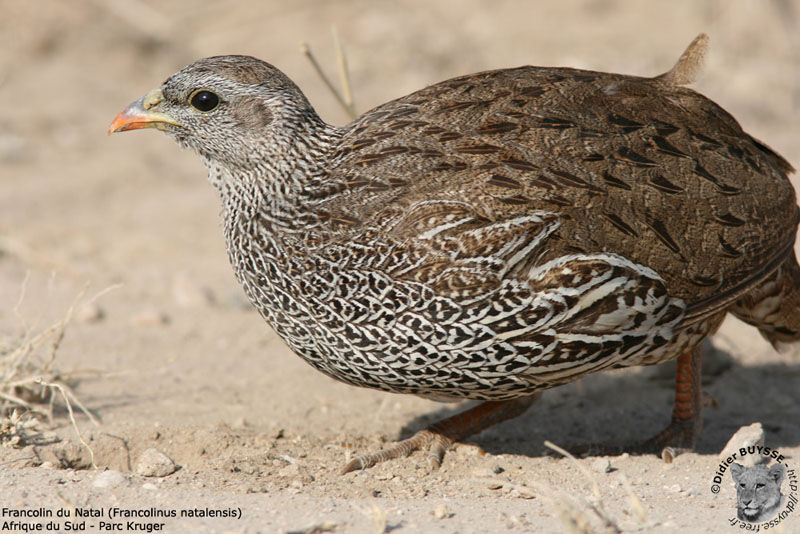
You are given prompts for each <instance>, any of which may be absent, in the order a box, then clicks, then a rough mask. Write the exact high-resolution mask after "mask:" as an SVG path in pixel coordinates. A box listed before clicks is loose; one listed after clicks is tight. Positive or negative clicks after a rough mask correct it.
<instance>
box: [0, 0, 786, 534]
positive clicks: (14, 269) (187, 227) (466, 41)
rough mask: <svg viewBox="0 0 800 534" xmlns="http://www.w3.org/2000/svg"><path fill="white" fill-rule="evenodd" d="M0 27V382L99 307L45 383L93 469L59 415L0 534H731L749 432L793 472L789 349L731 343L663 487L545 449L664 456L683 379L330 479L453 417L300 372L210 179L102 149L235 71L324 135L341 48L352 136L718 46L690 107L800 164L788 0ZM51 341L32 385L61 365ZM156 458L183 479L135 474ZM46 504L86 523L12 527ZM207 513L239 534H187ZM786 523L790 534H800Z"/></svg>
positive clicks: (607, 384)
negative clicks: (561, 78)
mask: <svg viewBox="0 0 800 534" xmlns="http://www.w3.org/2000/svg"><path fill="white" fill-rule="evenodd" d="M0 13H2V14H3V15H2V17H0V96H2V100H1V101H2V102H3V105H2V106H0V187H2V190H1V191H0V361H2V358H4V357H7V356H8V355H9V354H11V353H12V352H13V350H14V349H15V347H19V346H20V344H23V343H24V342H25V340H26V339H27V338H26V335H29V334H35V333H37V332H40V331H42V330H44V329H45V328H46V327H47V326H48V325H50V324H51V323H52V322H54V321H58V320H60V319H61V318H63V317H64V316H65V313H66V312H67V309H68V308H69V307H70V305H71V304H72V303H73V302H74V301H75V299H76V297H77V296H78V295H79V294H80V293H81V292H82V291H84V289H85V296H84V298H83V299H82V301H81V302H80V303H79V304H78V305H77V306H76V308H75V314H74V316H73V318H72V321H71V322H70V323H69V324H68V325H67V327H66V330H65V336H64V338H63V340H62V341H61V342H60V344H59V345H58V347H57V351H56V354H55V357H56V358H55V361H54V362H53V364H52V368H53V369H55V370H57V371H58V372H60V373H61V374H60V377H61V379H63V380H64V381H66V382H65V383H67V384H69V385H71V387H72V388H73V391H74V393H75V395H76V396H77V398H79V399H80V400H81V401H82V402H83V404H84V405H85V406H86V407H87V408H88V409H89V410H90V411H91V412H92V413H93V414H94V416H95V417H96V418H97V420H98V422H99V424H98V425H94V424H93V423H92V422H91V421H89V419H88V418H87V417H86V416H84V415H82V414H81V413H80V412H79V411H78V412H76V415H75V419H76V421H77V424H78V428H79V429H80V432H81V435H82V436H83V439H84V440H85V442H86V444H87V445H88V446H89V447H90V448H91V450H92V452H93V454H94V457H93V460H94V464H95V465H96V467H97V469H94V468H92V466H91V462H92V458H91V456H90V454H89V452H88V449H87V448H86V447H84V446H83V445H81V443H80V440H79V438H78V436H77V435H76V433H75V430H74V429H73V427H72V425H71V424H70V422H69V416H68V413H67V412H66V410H65V409H64V408H63V403H61V402H59V403H56V407H55V418H54V422H53V424H52V425H47V423H46V421H44V420H43V419H42V418H40V419H41V423H40V425H39V427H38V428H39V430H38V433H37V431H34V430H30V431H28V433H27V434H28V440H27V441H26V442H23V443H21V444H18V446H16V447H15V446H11V444H10V443H8V444H6V446H3V447H0V511H2V510H3V509H4V508H7V509H8V511H5V512H2V515H3V517H0V530H2V529H3V528H6V530H7V531H12V530H13V529H14V528H16V529H17V531H19V529H21V528H22V527H21V526H20V527H15V526H14V524H8V525H6V527H3V523H2V522H3V521H12V520H13V521H18V522H20V524H23V523H24V525H26V526H29V527H30V526H31V525H33V526H35V525H37V524H39V525H42V528H45V529H47V521H56V522H57V523H58V524H59V525H60V526H61V527H62V528H61V530H62V531H64V530H66V529H67V524H66V523H67V522H70V525H73V524H74V526H75V527H76V528H79V527H80V526H81V521H84V520H85V519H81V518H78V517H77V516H76V509H88V508H91V509H93V510H96V511H100V512H102V513H103V514H105V517H103V518H91V519H89V520H85V521H86V522H85V523H83V527H84V528H85V530H86V531H89V532H100V531H101V530H100V527H101V521H103V523H102V524H103V525H104V526H105V527H106V528H110V526H109V525H110V524H111V523H114V522H117V521H120V520H117V519H114V518H111V517H109V516H110V515H111V514H112V513H113V510H115V509H123V510H137V509H140V510H147V511H148V512H146V514H151V513H156V514H158V513H167V514H169V513H172V512H174V513H175V515H177V516H178V517H176V518H166V519H159V518H158V517H150V518H147V517H145V518H140V519H136V521H138V522H141V523H142V525H146V524H149V525H150V526H151V528H153V527H154V525H155V526H158V525H161V526H163V528H164V529H165V530H166V531H169V532H189V531H192V532H288V531H303V532H323V531H326V529H327V530H329V531H333V532H384V531H392V532H448V533H451V532H459V533H470V532H528V531H545V532H558V531H565V530H567V529H568V528H573V529H574V531H581V530H580V529H581V528H584V530H583V531H585V532H592V531H600V530H603V529H607V530H608V531H613V528H619V529H620V530H623V531H626V532H636V531H646V532H651V531H652V532H678V531H681V532H725V531H733V530H734V529H735V527H731V526H729V525H728V518H731V517H733V516H734V515H735V510H734V499H735V497H734V489H733V486H732V482H731V479H730V478H729V477H728V476H727V474H726V475H725V477H726V478H725V480H724V483H723V484H722V485H721V492H720V493H719V494H717V495H715V494H713V493H712V492H711V489H710V488H711V484H712V478H713V476H714V471H715V469H716V466H717V463H718V460H717V453H718V452H719V451H720V449H721V448H722V446H723V445H724V444H725V442H726V441H727V440H728V438H729V437H730V436H731V434H733V432H735V431H736V429H737V428H739V427H740V426H742V425H747V424H750V423H752V422H756V421H758V422H761V423H762V424H763V427H764V429H765V431H766V434H767V438H766V439H767V445H770V446H772V447H777V448H778V449H779V450H780V451H781V452H782V453H783V454H784V455H786V456H787V458H788V460H787V461H788V462H789V463H790V465H794V466H795V467H796V468H800V392H798V391H799V390H798V384H799V383H800V363H799V362H800V355H799V354H798V350H796V349H795V350H790V351H788V352H787V353H785V354H778V353H776V352H774V351H773V350H772V348H771V347H770V346H769V345H768V344H766V343H765V342H764V341H762V340H761V339H760V337H759V336H758V334H757V332H756V331H755V330H753V329H751V328H749V327H746V326H744V325H742V324H741V323H737V322H735V321H733V320H730V319H729V320H728V321H727V322H726V323H725V324H724V326H723V328H722V330H721V331H720V333H719V334H718V335H717V336H715V338H714V340H713V343H714V346H715V349H714V350H713V351H712V352H713V356H714V357H713V358H709V363H708V365H707V368H708V371H707V373H706V376H705V383H706V386H705V387H706V392H707V393H708V394H709V395H711V396H712V397H713V398H714V399H715V401H716V404H717V405H718V407H717V408H710V409H708V410H707V412H706V419H705V421H706V422H705V430H704V433H703V435H702V437H701V438H700V442H699V444H698V448H697V453H694V454H686V455H683V456H679V457H678V458H677V459H676V460H675V462H673V463H672V464H665V463H664V462H662V461H661V460H660V459H658V458H655V457H649V456H644V457H635V456H627V455H623V456H619V457H612V458H608V459H602V458H601V459H598V458H587V459H583V460H579V461H578V462H571V461H569V460H566V459H563V458H556V457H553V456H550V455H549V454H548V453H547V452H546V451H547V449H546V448H545V447H544V446H543V442H544V440H550V441H552V442H555V443H557V444H559V445H561V446H564V447H567V448H568V447H570V446H575V445H578V444H582V443H587V442H613V443H626V442H632V441H635V440H638V439H641V438H644V437H647V436H649V435H651V434H654V433H655V432H656V431H657V430H659V429H660V428H661V427H663V426H664V425H665V424H666V422H667V420H668V417H669V412H670V407H671V402H672V390H671V386H672V377H671V371H670V370H669V369H659V368H655V369H636V370H632V371H629V372H625V373H621V372H616V373H608V374H602V375H598V376H592V377H588V378H586V379H584V380H582V381H580V382H579V383H575V384H571V385H569V386H565V387H562V388H560V389H557V390H554V391H551V392H548V393H546V394H545V396H544V398H543V400H542V401H541V402H540V403H538V404H537V405H536V406H535V407H534V408H533V409H532V410H530V412H528V413H527V414H525V415H524V416H522V417H520V418H518V419H517V420H514V421H511V422H508V423H506V424H503V425H499V426H497V427H494V428H491V429H489V430H488V431H486V432H484V433H483V434H481V435H480V436H477V437H475V438H474V442H473V444H467V445H461V446H458V447H457V448H456V449H455V450H454V451H451V452H450V453H449V454H448V455H447V456H446V458H445V462H444V465H443V467H442V469H441V470H440V471H438V472H435V473H429V472H428V471H427V468H426V467H425V461H424V458H423V456H421V455H419V454H417V455H413V456H411V457H410V458H408V459H405V460H399V461H393V462H389V463H386V464H383V465H379V466H377V467H375V468H373V469H371V470H368V471H364V472H357V473H353V474H349V475H346V476H340V475H339V474H338V470H339V469H340V468H341V466H343V465H344V463H345V461H346V460H347V458H349V457H350V455H352V454H355V453H362V452H365V451H367V450H371V449H375V448H378V447H381V446H382V445H384V444H385V443H387V442H390V441H392V440H395V439H397V438H398V437H405V436H408V435H409V434H410V433H412V432H413V431H415V430H418V429H420V428H422V427H423V426H425V425H427V424H430V423H431V422H432V421H434V420H435V419H436V418H439V417H441V416H443V415H446V414H449V413H452V412H453V410H454V409H456V408H454V407H453V406H448V405H441V404H436V403H432V402H429V401H425V400H422V399H417V398H413V397H405V396H396V395H388V394H384V393H379V392H372V391H368V390H362V389H356V388H352V387H349V386H345V385H342V384H339V383H336V382H334V381H332V380H330V379H328V378H326V377H324V376H322V375H320V374H318V373H316V372H315V371H314V370H313V369H311V368H310V367H309V366H307V365H306V364H304V363H303V362H302V361H301V360H300V359H299V358H297V357H295V356H293V355H292V354H291V353H290V352H289V351H288V349H287V348H286V347H285V346H284V345H283V343H282V342H281V341H280V340H279V339H278V338H277V337H276V336H275V334H274V333H273V332H272V331H271V330H270V329H269V328H268V327H266V326H265V325H264V324H263V322H262V320H261V319H260V318H259V317H258V315H257V314H256V313H255V312H254V311H253V310H251V309H250V308H249V306H248V305H247V303H246V302H245V301H244V297H243V295H242V293H241V291H240V289H239V288H238V287H237V285H236V283H235V281H234V279H233V276H232V272H231V269H230V267H229V266H228V264H227V260H226V255H225V252H224V244H223V240H222V237H221V231H220V225H219V222H218V219H217V216H216V215H217V213H218V211H219V208H218V205H217V198H216V196H215V193H214V191H213V190H212V189H211V187H209V186H208V185H207V183H206V182H205V178H204V177H205V171H204V169H203V167H202V165H201V163H200V161H199V160H197V159H196V158H195V157H194V156H193V155H192V154H190V153H188V152H183V151H181V150H179V149H178V148H177V147H176V146H174V144H173V143H172V142H171V141H169V140H168V139H167V138H166V137H164V136H163V135H160V134H158V133H157V132H154V131H147V132H142V133H133V134H125V135H119V136H114V137H111V138H109V137H106V135H105V131H106V128H107V126H108V124H109V123H110V121H111V119H112V118H113V117H114V115H115V114H116V113H117V112H118V111H119V110H120V109H121V108H122V107H123V106H124V105H126V104H127V103H128V102H130V101H132V100H134V99H135V98H138V97H139V96H140V95H142V94H144V93H145V92H146V91H147V90H149V89H150V88H152V87H155V86H157V85H158V84H160V83H161V81H162V80H164V79H165V78H166V77H167V76H168V75H170V74H172V73H173V72H174V71H175V70H177V69H178V68H179V67H181V66H183V65H185V64H187V63H189V62H191V61H192V60H193V59H196V58H198V57H201V56H206V55H214V54H222V53H244V54H251V55H255V56H258V57H261V58H264V59H266V60H268V61H270V62H272V63H274V64H276V65H277V66H279V67H280V68H281V69H283V70H284V71H285V72H286V73H287V74H289V75H290V76H291V77H292V78H293V79H294V80H295V81H296V82H297V83H298V84H299V85H300V86H301V87H302V88H303V89H304V91H305V92H306V94H307V95H308V96H309V98H310V100H311V101H312V103H314V105H315V106H316V107H317V108H318V110H319V112H320V114H321V115H322V116H323V118H325V119H326V120H328V121H330V122H333V123H344V122H346V121H347V119H346V116H345V114H344V112H343V111H342V110H341V109H340V108H339V107H338V106H337V104H336V102H335V101H334V99H333V98H332V96H331V95H330V93H329V92H328V91H327V90H326V89H325V87H324V86H323V84H322V83H321V81H320V80H319V78H318V77H317V76H316V74H315V73H314V71H313V69H312V68H311V66H310V64H309V63H308V62H307V61H306V59H305V58H304V57H303V56H302V55H301V53H300V52H299V45H300V43H301V42H303V41H306V42H308V43H310V45H311V47H312V49H313V50H314V51H315V53H316V55H317V56H318V58H319V60H320V62H321V63H322V64H323V65H324V66H325V68H326V69H327V70H328V71H329V72H331V73H334V72H335V56H334V52H333V47H332V38H331V32H330V28H331V26H332V25H336V26H337V27H338V30H339V32H340V34H341V36H342V39H343V40H344V42H345V44H346V49H347V52H348V61H349V64H350V67H351V71H352V82H353V86H354V88H355V98H356V106H357V107H358V109H360V110H362V111H363V110H366V109H368V108H370V107H372V106H375V105H378V104H380V103H381V102H384V101H387V100H389V99H391V98H395V97H398V96H401V95H403V94H405V93H408V92H410V91H413V90H415V89H418V88H421V87H423V86H425V85H427V84H429V83H433V82H436V81H439V80H442V79H445V78H447V77H450V76H455V75H458V74H464V73H467V72H474V71H478V70H482V69H488V68H499V67H506V66H516V65H520V64H539V65H569V66H575V67H585V68H593V69H598V70H611V71H618V72H627V73H635V74H643V75H654V74H657V73H659V72H662V71H664V70H666V69H668V68H669V67H670V66H671V65H672V63H673V62H674V60H675V59H676V58H677V57H678V55H679V54H680V52H681V51H682V49H683V47H684V46H685V45H686V44H688V43H689V41H690V40H691V39H692V38H693V37H694V36H695V35H696V34H697V33H699V32H701V31H705V32H707V33H709V35H710V36H711V39H712V48H711V52H710V55H709V58H708V63H707V67H706V69H705V71H704V73H703V75H702V76H701V78H700V80H699V81H698V83H697V84H696V87H697V88H698V89H699V90H700V91H702V92H704V93H705V94H707V95H708V96H710V97H711V98H713V99H714V100H715V101H717V102H718V103H720V104H721V105H723V106H724V107H725V108H726V109H728V110H729V111H731V112H732V113H733V114H734V115H735V116H736V117H737V118H738V119H739V120H740V122H741V123H742V124H743V125H744V127H745V129H746V130H747V131H749V132H750V133H751V134H753V135H755V136H756V137H758V138H760V139H762V140H764V141H765V142H767V143H768V144H770V145H771V146H772V147H773V148H775V149H776V150H777V151H779V152H781V153H782V154H784V155H785V156H786V157H787V158H788V159H789V160H790V161H792V162H793V163H794V164H795V165H798V164H800V143H798V140H799V139H800V135H798V134H800V130H798V126H797V125H798V123H799V122H800V113H798V111H800V40H798V39H799V38H798V35H800V33H798V27H799V26H798V5H797V3H796V2H793V1H792V0H785V1H777V0H776V1H766V0H762V1H755V0H751V1H735V2H734V1H727V0H718V1H698V0H675V1H672V2H645V1H642V2H635V3H634V2H623V1H621V0H618V1H615V0H582V1H576V2H560V1H541V2H514V1H502V0H495V1H492V2H478V1H457V0H449V1H440V2H425V1H418V2H391V1H380V2H371V1H366V0H365V1H353V2H345V1H339V2H323V1H318V0H306V1H298V2H277V1H274V2H256V1H247V2H234V1H225V2H217V3H210V2H209V3H204V2H193V1H190V0H178V1H174V2H169V3H162V2H157V1H155V0H148V1H146V2H142V3H140V2H138V1H137V2H131V1H124V0H92V1H89V0H72V1H70V2H64V1H61V0H40V1H37V2H23V1H14V0H3V1H0ZM110 287H113V288H114V289H112V290H110V291H108V292H107V293H105V294H103V295H102V296H100V297H99V298H98V299H97V300H95V301H94V302H93V303H90V304H87V302H88V301H89V299H90V297H91V296H92V295H95V294H97V293H98V292H101V291H102V290H104V289H106V288H110ZM49 343H50V342H49V341H48V342H46V343H44V344H42V345H41V346H40V347H38V348H37V349H36V350H35V351H33V352H32V353H31V355H30V356H29V360H30V361H39V362H43V361H45V360H47V358H48V357H49V355H50V352H51V349H50V344H49ZM48 376H50V377H51V378H52V377H54V375H53V373H50V374H49V375H48ZM76 409H77V408H76ZM19 445H24V446H19ZM149 448H156V449H158V450H160V451H162V452H163V453H165V454H166V455H168V456H169V457H170V458H171V459H172V460H174V462H175V463H176V464H177V466H178V467H179V469H178V470H177V471H176V472H175V473H173V474H171V475H169V476H165V477H144V476H141V475H139V474H136V470H137V466H138V465H139V463H140V461H141V459H142V456H143V453H144V451H145V450H147V449H149ZM606 460H607V462H606ZM792 462H794V463H792ZM606 467H608V469H606ZM583 469H585V470H587V471H588V474H586V473H585V472H584V471H583ZM593 481H594V483H595V484H596V485H597V492H598V493H595V489H593V485H592V484H593ZM40 506H41V507H44V508H45V509H46V510H51V511H53V513H54V514H56V513H58V512H59V511H60V513H61V514H65V513H70V514H71V515H70V517H69V518H64V517H58V516H55V517H54V518H51V519H47V518H38V519H37V518H29V517H25V518H22V519H20V518H14V517H13V513H14V511H17V512H19V511H20V510H26V509H27V510H33V509H38V508H39V507H40ZM198 507H199V508H202V509H205V508H206V507H208V508H210V509H212V510H217V511H220V512H221V511H225V510H233V511H234V512H233V513H234V516H235V517H222V518H220V517H216V518H213V517H212V518H209V517H204V518H203V517H200V518H198V517H181V511H182V510H193V509H195V508H198ZM151 509H152V510H156V512H149V510H151ZM158 511H161V512H158ZM798 514H800V512H796V513H795V515H792V516H790V517H789V518H788V519H787V520H786V521H784V522H783V523H782V524H781V526H780V527H779V530H778V531H779V532H780V531H781V530H780V529H782V531H783V532H800V518H798ZM127 520H130V518H128V519H126V521H127ZM613 525H616V527H613ZM134 527H135V525H128V524H127V523H125V522H123V523H122V524H121V526H120V528H121V529H122V531H133V530H132V529H133V528H134ZM145 528H146V527H145ZM51 529H52V526H51ZM736 530H738V529H736Z"/></svg>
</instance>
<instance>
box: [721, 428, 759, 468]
mask: <svg viewBox="0 0 800 534" xmlns="http://www.w3.org/2000/svg"><path fill="white" fill-rule="evenodd" d="M764 437H765V435H764V428H763V427H762V426H761V423H753V424H752V425H749V426H743V427H741V428H740V429H739V430H737V431H736V433H735V434H734V435H733V436H731V439H729V440H728V443H727V444H726V445H725V447H724V448H723V449H722V452H721V453H719V459H720V461H724V460H726V459H727V458H728V457H729V456H732V455H733V453H738V451H739V449H740V448H742V447H753V446H763V445H764ZM767 460H769V458H768V457H766V456H763V455H761V454H748V455H746V456H744V457H741V456H739V455H738V454H737V456H736V463H738V464H741V465H743V466H744V467H753V466H754V465H756V464H757V463H763V462H765V461H767Z"/></svg>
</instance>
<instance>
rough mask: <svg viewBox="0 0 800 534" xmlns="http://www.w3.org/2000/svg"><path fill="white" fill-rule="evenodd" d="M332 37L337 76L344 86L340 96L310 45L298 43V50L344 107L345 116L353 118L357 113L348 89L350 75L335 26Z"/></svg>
mask: <svg viewBox="0 0 800 534" xmlns="http://www.w3.org/2000/svg"><path fill="white" fill-rule="evenodd" d="M333 38H334V46H335V47H336V58H337V62H338V65H339V76H340V78H341V82H342V87H343V88H344V96H342V93H340V92H339V90H338V89H336V87H335V86H334V85H333V82H331V80H330V78H328V76H327V75H326V74H325V71H323V70H322V66H321V65H320V64H319V62H318V61H317V58H316V56H314V53H313V52H311V47H309V46H308V43H302V44H301V45H300V51H301V52H302V53H303V54H304V55H305V56H306V57H307V58H308V60H309V61H310V62H311V65H312V66H313V67H314V70H315V71H316V72H317V75H319V77H320V78H321V79H322V81H323V82H324V83H325V85H326V86H327V87H328V90H329V91H330V92H331V93H332V94H333V96H334V98H336V101H337V102H339V105H340V106H342V109H344V111H345V113H347V116H348V117H350V118H351V119H355V118H356V117H358V113H357V112H356V109H355V106H354V105H353V95H352V92H351V90H350V75H349V74H348V71H347V59H346V57H345V53H344V49H343V48H342V45H341V43H340V41H339V35H338V33H337V32H336V29H335V28H334V32H333Z"/></svg>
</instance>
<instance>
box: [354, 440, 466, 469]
mask: <svg viewBox="0 0 800 534" xmlns="http://www.w3.org/2000/svg"><path fill="white" fill-rule="evenodd" d="M452 445H453V440H452V439H450V438H448V437H447V436H444V435H442V434H440V433H438V432H436V431H434V430H430V429H425V430H420V431H419V432H417V433H416V434H414V435H413V436H411V437H410V438H408V439H404V440H403V441H398V442H397V443H395V444H394V445H392V446H391V447H389V448H388V449H384V450H382V451H378V452H373V453H370V454H364V455H361V456H358V457H356V458H354V459H353V460H351V461H350V462H349V463H348V464H347V465H346V466H345V467H344V469H342V474H345V473H349V472H350V471H356V470H359V469H369V468H370V467H372V466H374V465H376V464H379V463H381V462H385V461H386V460H393V459H395V458H402V457H405V456H408V455H410V454H411V453H412V452H414V451H418V450H422V449H425V448H427V449H428V465H429V467H430V469H431V470H432V471H435V470H436V469H439V467H441V465H442V458H444V453H445V452H447V449H449V448H450V447H451V446H452Z"/></svg>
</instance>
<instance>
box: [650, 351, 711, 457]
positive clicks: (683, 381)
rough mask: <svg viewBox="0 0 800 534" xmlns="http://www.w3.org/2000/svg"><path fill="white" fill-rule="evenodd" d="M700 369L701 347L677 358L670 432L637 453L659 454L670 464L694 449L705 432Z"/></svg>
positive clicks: (660, 434) (657, 435) (661, 433)
mask: <svg viewBox="0 0 800 534" xmlns="http://www.w3.org/2000/svg"><path fill="white" fill-rule="evenodd" d="M701 369H702V367H701V354H700V348H699V346H697V347H694V348H692V349H690V350H688V351H686V352H684V353H683V354H681V355H680V356H679V357H678V367H677V370H676V372H675V404H674V406H673V408H672V421H671V422H670V424H669V425H668V426H667V428H665V429H664V430H662V431H661V432H659V433H658V434H656V435H655V436H654V437H653V438H651V439H649V440H647V441H645V442H644V443H642V444H640V445H639V446H637V447H635V450H639V451H642V452H656V453H660V454H661V457H662V458H663V459H664V460H665V461H666V462H671V461H672V458H674V457H675V456H677V455H678V454H680V453H682V452H685V451H690V450H692V449H694V445H695V441H696V439H697V436H699V435H700V431H701V430H702V429H703V416H702V411H703V398H702V387H701V384H700V379H701V376H702V374H701Z"/></svg>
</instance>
